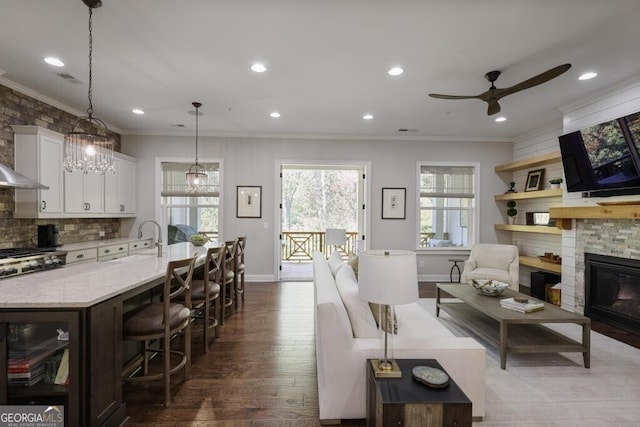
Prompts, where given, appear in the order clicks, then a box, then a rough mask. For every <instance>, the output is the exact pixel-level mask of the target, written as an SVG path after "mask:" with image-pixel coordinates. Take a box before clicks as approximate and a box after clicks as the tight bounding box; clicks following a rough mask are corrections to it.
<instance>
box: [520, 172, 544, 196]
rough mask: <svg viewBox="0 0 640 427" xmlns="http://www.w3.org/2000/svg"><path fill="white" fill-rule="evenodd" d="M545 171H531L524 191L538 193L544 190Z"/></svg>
mask: <svg viewBox="0 0 640 427" xmlns="http://www.w3.org/2000/svg"><path fill="white" fill-rule="evenodd" d="M543 175H544V169H538V170H535V171H530V172H529V174H528V175H527V184H526V185H525V187H524V191H538V190H541V189H542V183H543Z"/></svg>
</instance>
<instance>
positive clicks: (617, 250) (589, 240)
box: [563, 219, 640, 313]
mask: <svg viewBox="0 0 640 427" xmlns="http://www.w3.org/2000/svg"><path fill="white" fill-rule="evenodd" d="M575 240H576V241H575V297H574V304H575V306H574V307H575V308H574V311H575V312H578V313H584V306H585V263H584V254H585V252H587V253H592V254H598V255H609V256H614V257H619V258H627V259H635V260H640V221H638V220H632V219H577V220H576V230H575ZM563 285H564V283H563ZM563 293H564V290H563Z"/></svg>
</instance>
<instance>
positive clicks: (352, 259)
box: [347, 252, 358, 279]
mask: <svg viewBox="0 0 640 427" xmlns="http://www.w3.org/2000/svg"><path fill="white" fill-rule="evenodd" d="M347 264H349V265H350V266H351V268H352V269H353V274H355V275H356V279H357V278H358V255H356V254H352V253H351V252H350V253H349V258H348V259H347Z"/></svg>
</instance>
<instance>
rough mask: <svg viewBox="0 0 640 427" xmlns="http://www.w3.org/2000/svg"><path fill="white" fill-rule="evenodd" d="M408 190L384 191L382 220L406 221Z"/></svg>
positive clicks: (392, 189) (387, 189) (389, 189)
mask: <svg viewBox="0 0 640 427" xmlns="http://www.w3.org/2000/svg"><path fill="white" fill-rule="evenodd" d="M406 194H407V189H406V188H383V189H382V219H406V207H407V200H406Z"/></svg>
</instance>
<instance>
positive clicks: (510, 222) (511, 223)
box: [507, 216, 516, 225]
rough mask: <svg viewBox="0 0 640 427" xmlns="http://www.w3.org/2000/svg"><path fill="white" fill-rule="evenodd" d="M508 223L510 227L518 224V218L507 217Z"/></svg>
mask: <svg viewBox="0 0 640 427" xmlns="http://www.w3.org/2000/svg"><path fill="white" fill-rule="evenodd" d="M507 221H509V225H513V224H515V222H516V217H515V216H508V217H507Z"/></svg>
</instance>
